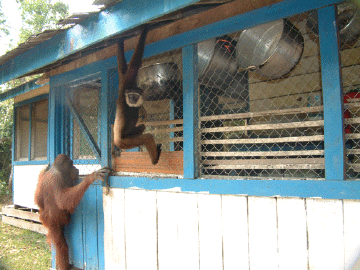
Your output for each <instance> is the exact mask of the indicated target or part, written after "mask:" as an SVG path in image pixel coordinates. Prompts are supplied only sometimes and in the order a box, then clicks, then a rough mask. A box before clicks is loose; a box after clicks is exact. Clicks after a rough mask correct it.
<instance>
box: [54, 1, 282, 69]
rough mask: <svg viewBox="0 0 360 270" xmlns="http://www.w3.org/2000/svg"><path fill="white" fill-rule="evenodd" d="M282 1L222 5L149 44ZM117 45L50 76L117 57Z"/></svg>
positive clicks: (128, 46)
mask: <svg viewBox="0 0 360 270" xmlns="http://www.w3.org/2000/svg"><path fill="white" fill-rule="evenodd" d="M281 1H282V0H266V1H260V0H257V1H254V0H244V1H233V2H231V3H228V4H224V5H221V6H219V7H216V8H212V9H210V10H208V11H205V12H201V13H198V14H195V15H193V16H189V17H186V18H184V19H181V20H177V21H175V22H173V23H169V24H166V25H164V26H162V27H159V28H156V29H154V30H153V31H150V33H149V34H148V36H147V43H148V44H149V43H153V42H156V41H159V40H163V39H166V38H169V37H172V36H176V35H179V34H182V33H185V32H187V31H190V30H193V29H196V28H200V27H202V26H205V25H208V24H211V23H215V22H218V21H221V20H224V19H226V18H230V17H233V16H236V15H239V14H243V13H245V12H248V11H250V10H255V9H259V8H261V7H264V6H267V5H271V4H274V3H277V2H281ZM137 40H138V37H134V38H131V39H128V40H126V42H125V51H129V50H132V49H134V48H135V46H136V44H137ZM116 48H117V47H116V45H112V46H110V47H107V48H105V49H102V50H100V51H98V52H96V53H93V54H90V55H88V56H86V57H83V58H81V59H78V60H75V61H73V62H71V63H69V64H67V65H62V66H60V67H58V68H54V69H52V70H51V71H50V72H49V73H50V76H55V75H58V74H61V73H64V72H67V71H70V70H73V69H77V68H80V67H82V66H85V65H88V64H90V63H93V62H96V61H99V60H102V59H107V58H110V57H112V56H115V55H116Z"/></svg>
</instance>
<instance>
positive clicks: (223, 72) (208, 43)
mask: <svg viewBox="0 0 360 270" xmlns="http://www.w3.org/2000/svg"><path fill="white" fill-rule="evenodd" d="M237 69H238V65H237V63H236V60H235V57H234V56H233V53H232V52H231V51H228V50H226V48H224V47H223V46H221V44H220V42H218V39H216V38H212V39H208V40H205V41H202V42H199V44H198V74H199V83H200V84H202V85H205V86H207V87H210V88H226V87H228V86H229V85H230V84H231V82H232V81H233V78H234V76H235V74H236V72H237Z"/></svg>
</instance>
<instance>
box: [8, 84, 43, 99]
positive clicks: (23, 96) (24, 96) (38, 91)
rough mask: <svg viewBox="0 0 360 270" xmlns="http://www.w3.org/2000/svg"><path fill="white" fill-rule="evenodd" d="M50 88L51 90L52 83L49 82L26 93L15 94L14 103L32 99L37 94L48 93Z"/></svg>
mask: <svg viewBox="0 0 360 270" xmlns="http://www.w3.org/2000/svg"><path fill="white" fill-rule="evenodd" d="M49 90H50V85H49V84H46V85H43V86H40V87H39V88H37V89H35V90H32V91H29V92H26V93H24V94H21V95H18V96H15V98H14V103H18V102H21V101H24V100H28V99H32V98H34V97H37V96H41V95H44V94H48V93H49Z"/></svg>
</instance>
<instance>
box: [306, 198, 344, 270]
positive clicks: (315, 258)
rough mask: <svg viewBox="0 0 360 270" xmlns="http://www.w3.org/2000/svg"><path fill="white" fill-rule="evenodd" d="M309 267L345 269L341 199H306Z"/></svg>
mask: <svg viewBox="0 0 360 270" xmlns="http://www.w3.org/2000/svg"><path fill="white" fill-rule="evenodd" d="M306 211H307V223H308V243H309V269H327V270H331V269H334V270H335V269H344V226H343V224H344V223H343V205H342V201H341V200H323V199H306Z"/></svg>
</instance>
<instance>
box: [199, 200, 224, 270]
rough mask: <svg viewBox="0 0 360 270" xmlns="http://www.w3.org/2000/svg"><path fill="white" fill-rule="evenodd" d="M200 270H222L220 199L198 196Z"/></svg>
mask: <svg viewBox="0 0 360 270" xmlns="http://www.w3.org/2000/svg"><path fill="white" fill-rule="evenodd" d="M198 207H199V248H200V268H199V269H200V270H207V269H222V268H223V259H222V229H221V197H220V196H218V195H205V194H199V195H198Z"/></svg>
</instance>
